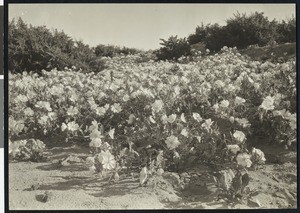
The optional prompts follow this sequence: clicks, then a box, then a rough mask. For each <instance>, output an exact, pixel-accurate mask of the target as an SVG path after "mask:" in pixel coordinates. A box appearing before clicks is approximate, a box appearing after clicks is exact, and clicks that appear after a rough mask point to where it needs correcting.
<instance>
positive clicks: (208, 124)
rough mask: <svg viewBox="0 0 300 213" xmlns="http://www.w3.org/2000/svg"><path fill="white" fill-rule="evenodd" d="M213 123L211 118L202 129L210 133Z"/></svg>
mask: <svg viewBox="0 0 300 213" xmlns="http://www.w3.org/2000/svg"><path fill="white" fill-rule="evenodd" d="M213 123H214V122H213V121H212V120H211V119H210V118H209V119H206V120H205V122H204V123H203V124H202V125H201V127H203V128H205V129H206V130H207V131H209V130H210V129H211V125H212V124H213Z"/></svg>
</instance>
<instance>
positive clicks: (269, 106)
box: [259, 96, 274, 111]
mask: <svg viewBox="0 0 300 213" xmlns="http://www.w3.org/2000/svg"><path fill="white" fill-rule="evenodd" d="M259 107H260V108H262V109H264V110H266V111H268V110H273V109H274V98H273V97H271V96H267V97H266V98H264V100H263V102H262V104H261V105H260V106H259Z"/></svg>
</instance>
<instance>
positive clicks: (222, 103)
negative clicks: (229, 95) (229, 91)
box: [220, 100, 229, 108]
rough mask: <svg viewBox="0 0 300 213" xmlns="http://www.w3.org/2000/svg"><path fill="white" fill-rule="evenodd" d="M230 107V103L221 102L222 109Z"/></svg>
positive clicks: (226, 101)
mask: <svg viewBox="0 0 300 213" xmlns="http://www.w3.org/2000/svg"><path fill="white" fill-rule="evenodd" d="M228 106H229V101H228V100H223V101H221V103H220V107H223V108H227V107H228Z"/></svg>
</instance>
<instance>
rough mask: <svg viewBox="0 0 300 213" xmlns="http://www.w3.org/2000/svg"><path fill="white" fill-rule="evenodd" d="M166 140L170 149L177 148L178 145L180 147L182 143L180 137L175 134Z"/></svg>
mask: <svg viewBox="0 0 300 213" xmlns="http://www.w3.org/2000/svg"><path fill="white" fill-rule="evenodd" d="M165 142H166V144H167V147H168V148H169V149H170V150H172V149H175V148H176V147H178V146H179V145H180V142H179V140H178V138H177V137H176V136H174V135H171V136H169V137H167V139H166V141H165Z"/></svg>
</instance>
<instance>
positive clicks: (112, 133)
mask: <svg viewBox="0 0 300 213" xmlns="http://www.w3.org/2000/svg"><path fill="white" fill-rule="evenodd" d="M114 134H115V128H113V129H111V130H109V132H108V135H109V137H110V138H111V139H114Z"/></svg>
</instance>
